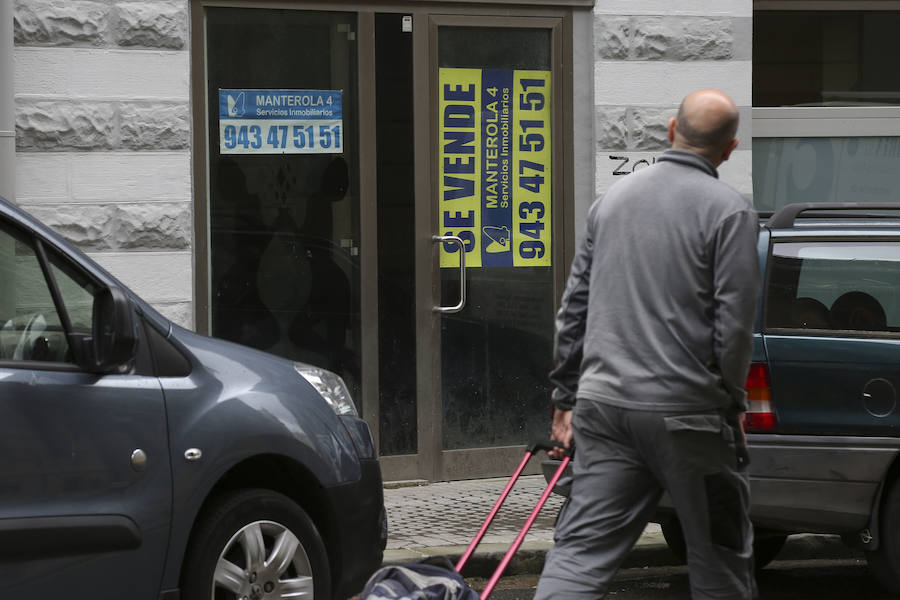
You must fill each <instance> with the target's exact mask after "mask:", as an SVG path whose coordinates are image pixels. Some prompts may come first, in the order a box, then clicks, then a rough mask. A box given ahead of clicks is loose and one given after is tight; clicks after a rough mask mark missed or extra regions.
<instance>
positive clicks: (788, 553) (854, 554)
mask: <svg viewBox="0 0 900 600" xmlns="http://www.w3.org/2000/svg"><path fill="white" fill-rule="evenodd" d="M655 537H656V536H651V537H650V539H645V538H646V536H645V538H642V539H641V540H639V541H638V543H637V544H636V545H635V547H634V548H633V549H632V550H631V552H630V553H629V554H628V556H627V557H626V558H625V560H624V562H623V563H622V566H621V567H620V569H634V568H642V567H667V566H678V565H682V564H684V563H683V562H682V561H681V560H680V559H679V558H678V557H677V556H675V554H674V553H673V552H672V551H671V550H669V547H668V546H667V545H666V543H665V541H663V540H661V539H654V538H655ZM660 538H661V535H660ZM552 545H553V544H552V543H551V542H530V543H529V542H527V541H526V542H524V543H523V544H522V546H521V547H520V548H519V550H518V551H517V552H516V554H515V556H514V557H513V558H512V560H511V561H510V563H509V566H508V567H507V569H506V571H505V572H504V575H537V574H540V572H541V570H542V569H543V566H544V558H545V556H546V555H547V550H549V549H550V547H551V546H552ZM508 549H509V545H508V544H497V543H493V544H481V545H480V546H479V547H478V551H477V552H475V553H474V554H473V555H472V556H471V557H470V558H469V562H468V563H467V564H466V566H465V575H466V576H467V577H490V576H491V575H492V574H493V572H494V569H496V567H497V564H498V563H499V562H500V560H501V559H502V558H503V556H504V555H505V554H506V551H507V550H508ZM465 551H466V546H436V547H430V548H413V549H409V550H386V551H385V553H384V562H383V564H384V565H396V564H402V563H409V562H418V561H422V560H426V559H430V558H434V557H446V558H448V559H449V560H450V562H451V563H453V564H456V562H457V561H458V560H459V558H460V557H461V556H462V554H463V553H464V552H465ZM862 557H863V555H862V553H861V552H860V551H859V550H856V549H853V548H850V547H848V546H847V545H845V544H844V543H843V542H842V541H841V538H840V536H837V535H817V534H795V535H792V536H790V537H789V538H788V540H787V543H785V545H784V548H783V549H782V551H781V552H780V553H779V554H778V556H777V557H776V560H778V561H787V560H810V559H821V558H831V559H841V558H862Z"/></svg>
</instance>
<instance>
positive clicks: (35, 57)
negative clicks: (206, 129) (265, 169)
mask: <svg viewBox="0 0 900 600" xmlns="http://www.w3.org/2000/svg"><path fill="white" fill-rule="evenodd" d="M14 39H15V65H16V73H15V102H16V116H15V126H16V152H17V184H16V198H17V201H18V203H19V204H21V205H22V206H23V207H24V208H26V210H29V211H30V212H31V213H33V214H34V215H35V216H37V217H38V218H40V219H42V220H43V221H44V222H46V223H48V224H49V225H50V226H52V227H53V228H54V229H56V230H57V231H59V232H60V233H62V234H63V235H64V236H66V237H67V238H68V239H70V240H72V241H73V242H74V243H75V244H77V245H78V246H79V247H81V248H82V249H83V250H85V251H86V252H88V253H89V254H90V255H91V256H92V257H93V258H94V259H95V260H97V261H98V262H100V263H101V264H104V265H106V266H107V267H108V268H109V269H110V270H111V271H112V273H113V274H114V275H116V276H117V277H119V278H120V279H122V280H123V281H124V282H125V283H126V284H127V285H129V286H130V287H132V288H133V289H135V290H141V292H139V293H142V295H143V296H144V297H145V299H147V300H148V301H149V302H151V303H152V304H154V305H155V306H156V307H157V308H158V309H159V310H160V311H161V312H163V313H164V314H166V315H167V316H169V317H170V318H172V319H173V320H174V321H175V322H177V323H179V324H181V325H184V326H187V327H191V326H192V325H193V315H192V313H193V309H192V307H193V283H192V274H191V269H192V256H193V255H192V246H193V232H192V225H193V211H192V208H193V203H192V191H191V181H190V143H191V141H190V131H191V127H190V97H189V88H188V73H189V69H188V65H189V60H188V49H189V38H188V6H187V0H157V1H138V0H122V1H99V0H96V1H88V0H85V1H81V0H76V1H69V0H16V1H15V5H14ZM149 273H157V274H158V276H157V277H155V279H154V281H153V285H147V281H148V278H149V277H150V275H149Z"/></svg>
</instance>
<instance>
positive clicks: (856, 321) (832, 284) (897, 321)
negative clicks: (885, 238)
mask: <svg viewBox="0 0 900 600" xmlns="http://www.w3.org/2000/svg"><path fill="white" fill-rule="evenodd" d="M771 265H772V266H771V268H772V271H771V273H770V278H769V285H768V288H767V290H766V307H765V325H766V328H767V329H803V330H824V331H829V332H841V331H866V332H880V333H883V332H896V333H898V334H900V284H898V282H900V243H896V242H877V243H873V242H871V241H867V242H865V243H857V242H852V241H851V242H783V243H778V244H775V246H774V248H773V252H772V262H771Z"/></svg>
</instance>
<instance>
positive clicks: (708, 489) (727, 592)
mask: <svg viewBox="0 0 900 600" xmlns="http://www.w3.org/2000/svg"><path fill="white" fill-rule="evenodd" d="M574 410H575V412H574V413H573V415H572V427H573V430H574V435H575V448H576V450H575V458H574V461H573V481H572V489H571V493H570V495H569V498H568V500H567V501H566V503H565V504H564V505H563V507H562V509H561V510H560V514H559V520H558V521H557V524H556V532H555V543H554V546H553V548H552V549H551V550H550V551H549V552H548V554H547V560H546V563H545V564H544V571H543V574H542V575H541V579H540V582H539V584H538V588H537V592H536V594H535V596H534V598H535V600H545V599H547V598H553V599H561V600H579V599H584V600H588V599H590V600H597V599H598V598H603V597H605V595H606V592H607V589H608V587H609V582H610V580H611V579H612V577H613V575H615V573H616V570H617V569H618V568H619V565H620V564H621V563H622V561H623V560H624V558H625V556H626V555H627V553H628V552H629V551H630V550H631V548H632V546H633V545H634V543H635V542H636V541H637V539H638V538H639V537H640V535H641V533H642V532H643V530H644V527H645V526H646V524H647V522H648V520H649V519H650V518H651V517H652V516H653V514H654V511H655V510H656V507H657V504H658V502H659V499H660V497H661V495H662V493H663V491H664V490H665V491H668V492H669V494H670V496H671V497H672V501H673V503H674V505H675V509H676V512H677V514H678V518H679V519H680V521H681V526H682V529H683V530H684V536H685V541H686V542H687V550H688V570H689V573H690V584H691V598H693V600H751V599H753V598H756V597H757V592H756V583H755V580H754V577H753V550H752V544H753V530H752V528H751V525H750V519H749V516H748V512H749V502H750V484H749V479H748V477H747V472H746V470H741V471H739V470H738V468H737V458H736V449H735V445H734V431H733V430H732V428H731V427H729V426H728V424H727V423H726V421H725V418H724V417H723V416H722V415H720V414H719V413H717V412H710V413H702V414H684V413H672V412H657V411H641V410H629V409H623V408H619V407H615V406H611V405H606V404H602V403H600V402H594V401H590V400H583V399H582V400H579V401H578V403H577V404H576V405H575V409H574Z"/></svg>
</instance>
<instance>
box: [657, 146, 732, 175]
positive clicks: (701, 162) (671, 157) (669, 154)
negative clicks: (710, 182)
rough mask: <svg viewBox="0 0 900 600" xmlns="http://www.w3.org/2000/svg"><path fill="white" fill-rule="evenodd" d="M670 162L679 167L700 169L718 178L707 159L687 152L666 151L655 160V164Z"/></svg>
mask: <svg viewBox="0 0 900 600" xmlns="http://www.w3.org/2000/svg"><path fill="white" fill-rule="evenodd" d="M662 161H671V162H675V163H678V164H680V165H687V166H689V167H694V168H695V169H700V170H701V171H703V172H705V173H706V174H708V175H712V176H713V177H715V178H716V179H718V178H719V172H718V171H717V170H716V168H715V167H714V166H713V164H712V163H711V162H709V160H708V159H706V158H705V157H703V156H700V155H699V154H694V153H693V152H688V151H687V150H666V151H665V152H663V153H662V156H660V157H659V158H657V159H656V162H662Z"/></svg>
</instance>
